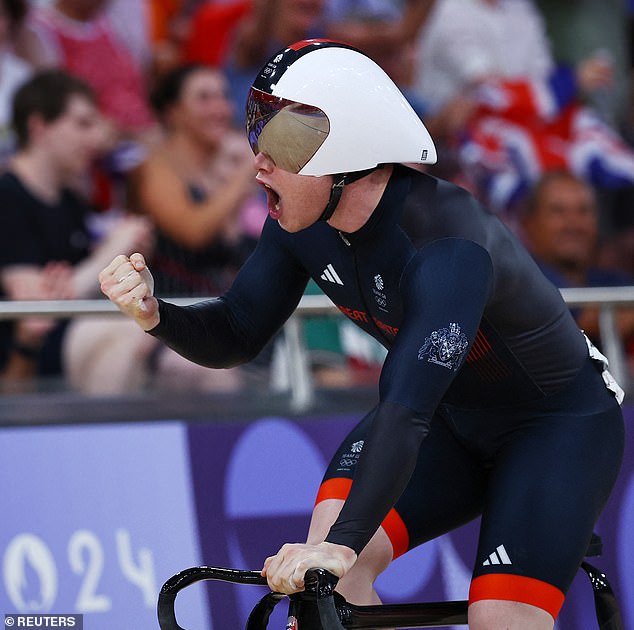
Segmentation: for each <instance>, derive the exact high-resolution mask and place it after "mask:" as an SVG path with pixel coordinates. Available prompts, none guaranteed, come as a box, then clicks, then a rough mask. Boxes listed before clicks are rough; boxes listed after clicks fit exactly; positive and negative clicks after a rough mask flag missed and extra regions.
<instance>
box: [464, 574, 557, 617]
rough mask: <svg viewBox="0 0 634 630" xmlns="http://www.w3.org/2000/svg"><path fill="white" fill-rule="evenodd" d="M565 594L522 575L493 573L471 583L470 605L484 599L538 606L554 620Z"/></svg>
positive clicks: (550, 585)
mask: <svg viewBox="0 0 634 630" xmlns="http://www.w3.org/2000/svg"><path fill="white" fill-rule="evenodd" d="M564 597H565V596H564V594H563V593H562V592H561V591H560V590H559V589H558V588H556V587H555V586H553V585H552V584H548V583H547V582H542V581H541V580H536V579H535V578H530V577H524V576H521V575H505V574H502V573H493V574H490V575H481V576H479V577H477V578H475V579H474V580H473V582H471V588H470V589H469V604H473V603H474V602H478V601H481V600H484V599H501V600H505V601H511V602H520V603H522V604H530V605H531V606H536V607H537V608H541V609H542V610H545V611H546V612H547V613H549V614H550V615H551V616H552V618H553V619H557V615H558V614H559V611H560V610H561V607H562V606H563V603H564Z"/></svg>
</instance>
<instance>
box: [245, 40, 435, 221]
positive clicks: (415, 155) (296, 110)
mask: <svg viewBox="0 0 634 630" xmlns="http://www.w3.org/2000/svg"><path fill="white" fill-rule="evenodd" d="M247 135H248V138H249V143H250V144H251V148H252V149H253V151H254V153H258V152H260V151H261V152H263V153H266V154H267V155H268V156H269V157H270V158H271V159H272V160H273V161H274V162H275V164H276V166H278V167H279V168H282V169H284V170H288V171H290V172H293V173H297V174H300V175H313V176H322V175H337V176H338V178H339V182H337V181H335V185H334V186H333V195H336V194H337V193H335V188H336V187H337V186H339V185H340V188H343V186H345V185H346V183H349V182H350V178H349V174H350V173H355V172H358V171H369V170H372V169H374V168H376V167H377V166H379V165H380V164H389V163H400V162H405V163H418V164H433V163H434V162H435V161H436V148H435V146H434V143H433V141H432V139H431V136H430V135H429V132H428V131H427V129H426V128H425V125H424V124H423V122H422V121H421V120H420V118H419V117H418V115H417V114H416V112H414V110H413V109H412V107H411V105H410V104H409V103H408V102H407V100H406V99H405V97H404V96H403V94H402V93H401V92H400V90H399V89H398V87H397V86H396V85H395V84H394V82H393V81H392V80H391V79H390V78H389V77H388V75H387V74H386V73H385V72H384V71H383V70H382V69H381V68H380V67H379V66H378V65H377V64H376V63H375V62H374V61H372V60H371V59H370V58H369V57H367V56H366V55H364V54H363V53H361V52H360V51H358V50H356V49H354V48H352V47H350V46H348V45H346V44H343V43H340V42H333V41H329V40H305V41H302V42H298V43H296V44H293V45H291V46H289V47H287V48H285V49H284V50H282V51H280V52H279V53H277V54H276V55H274V56H273V57H271V59H270V60H269V61H268V62H267V63H266V64H265V66H264V67H263V68H262V69H261V71H260V72H259V74H258V75H257V77H256V79H255V81H254V83H253V86H252V88H251V90H250V92H249V97H248V99H247ZM342 174H345V175H342ZM366 174H367V173H366ZM333 195H331V201H332V197H333ZM339 196H340V192H339ZM329 206H330V204H329ZM335 206H336V203H335ZM326 210H328V208H327V209H326ZM332 211H334V207H333V209H332ZM332 211H331V212H330V214H332Z"/></svg>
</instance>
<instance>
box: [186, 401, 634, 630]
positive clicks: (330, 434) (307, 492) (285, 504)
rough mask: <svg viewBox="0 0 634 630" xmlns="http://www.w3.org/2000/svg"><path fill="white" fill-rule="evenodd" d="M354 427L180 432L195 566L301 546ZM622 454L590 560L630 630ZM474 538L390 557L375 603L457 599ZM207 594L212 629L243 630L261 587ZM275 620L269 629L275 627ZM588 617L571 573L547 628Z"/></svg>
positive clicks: (254, 564) (632, 562)
mask: <svg viewBox="0 0 634 630" xmlns="http://www.w3.org/2000/svg"><path fill="white" fill-rule="evenodd" d="M627 416H628V425H629V426H630V427H631V423H632V420H634V410H633V409H629V410H628V411H627ZM357 419H358V418H356V417H351V416H329V417H325V418H303V419H301V420H289V419H283V418H263V419H261V420H256V421H253V422H251V423H248V424H225V425H223V424H220V425H219V424H214V425H202V424H195V425H190V432H189V443H190V451H191V462H192V478H193V484H194V489H195V496H196V503H197V511H198V518H199V528H200V536H201V542H200V544H201V549H202V555H203V562H204V563H205V564H209V565H215V566H234V567H237V568H245V569H259V568H260V567H261V566H262V563H263V561H264V559H265V558H266V556H268V555H271V554H272V553H275V552H276V551H277V550H278V549H279V547H280V546H281V545H282V544H283V543H285V542H302V541H303V540H304V537H305V534H306V531H307V528H308V523H309V516H310V511H311V508H312V505H313V501H314V497H315V493H316V490H317V488H318V485H319V482H320V480H321V475H322V473H323V470H324V468H325V465H326V463H327V462H328V461H329V459H330V456H331V454H332V452H333V451H334V450H335V448H336V447H337V446H338V444H339V443H340V441H341V440H342V439H343V438H344V437H345V435H346V434H347V432H348V431H349V430H350V429H351V428H352V426H354V423H355V422H356V421H357ZM628 434H629V436H631V434H632V430H631V428H628ZM628 442H630V443H631V440H628ZM632 451H633V449H632V447H631V445H628V448H627V451H626V457H625V461H624V465H623V469H622V472H621V476H620V478H619V482H618V484H617V487H616V488H615V491H614V494H613V496H612V497H611V499H610V501H609V503H608V505H607V506H606V509H605V511H604V513H603V515H602V517H601V520H600V522H599V524H598V526H597V532H598V533H599V534H601V535H602V536H603V538H604V555H603V556H602V557H601V558H597V559H595V560H594V561H593V562H594V563H595V564H596V565H597V566H598V567H599V568H602V569H603V570H605V571H606V573H607V575H608V577H609V578H610V579H611V581H612V582H613V586H614V587H615V589H616V590H617V592H618V595H619V600H620V602H621V605H622V607H623V613H624V616H625V617H626V622H625V623H626V627H633V628H634V608H633V607H632V604H631V602H634V553H633V551H634V545H633V544H632V536H631V535H630V534H629V532H631V531H632V527H633V526H634V454H633V452H632ZM589 465H591V464H590V463H589ZM477 531H478V522H477V521H475V522H474V523H471V524H469V525H467V526H465V527H463V528H461V529H459V530H456V531H454V532H451V533H450V534H447V535H445V536H442V537H440V538H439V539H437V540H434V541H431V542H429V543H427V544H426V545H423V546H422V547H420V548H419V549H416V550H414V551H412V552H410V553H408V554H406V555H405V556H403V557H402V558H399V559H398V560H397V561H395V562H394V563H393V564H392V565H391V566H390V568H389V569H388V570H387V571H386V572H385V573H384V574H383V575H382V576H381V577H380V578H379V580H378V581H377V591H378V592H379V594H380V595H381V597H382V599H383V600H384V601H389V602H394V603H396V602H407V601H409V602H412V601H425V600H428V601H429V600H437V599H463V598H466V596H467V593H468V585H469V580H470V575H471V567H472V564H473V557H474V554H475V548H476V540H477ZM207 592H208V597H209V603H210V610H211V617H212V620H213V625H214V627H216V628H223V629H224V628H240V627H243V626H244V623H245V620H246V617H247V615H248V612H249V611H250V610H251V608H252V607H253V605H254V604H255V603H256V601H257V600H258V599H259V598H260V597H261V596H262V595H263V594H264V593H265V592H266V589H264V588H260V587H252V586H249V587H247V586H232V585H225V584H215V585H211V586H208V588H207ZM626 602H630V603H627V604H626ZM280 607H284V605H283V604H280ZM281 613H282V611H280V614H279V615H277V616H276V617H274V619H273V620H272V621H271V623H270V624H269V627H271V628H283V627H284V625H283V624H284V620H283V618H282V617H283V615H282V614H281ZM594 619H595V618H594V608H593V598H592V593H591V590H590V586H589V582H588V580H587V578H585V576H584V575H582V574H580V575H579V576H578V577H577V579H576V580H575V584H574V585H573V588H572V590H571V593H570V595H569V597H568V598H567V601H566V603H565V604H564V608H563V610H562V613H561V616H560V619H559V620H558V623H557V629H558V630H595V629H596V622H595V620H594ZM191 630H198V629H197V628H192V629H191ZM201 630H202V629H201Z"/></svg>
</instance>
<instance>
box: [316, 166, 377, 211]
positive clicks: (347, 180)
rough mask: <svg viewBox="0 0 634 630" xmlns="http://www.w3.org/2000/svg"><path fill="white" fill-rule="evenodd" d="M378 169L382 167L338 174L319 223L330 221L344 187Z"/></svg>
mask: <svg viewBox="0 0 634 630" xmlns="http://www.w3.org/2000/svg"><path fill="white" fill-rule="evenodd" d="M378 168H381V165H379V166H374V167H372V168H367V169H365V170H364V171H354V172H352V173H338V174H337V175H333V176H332V177H333V184H332V187H331V188H330V199H328V204H327V205H326V208H325V209H324V211H323V212H322V213H321V216H320V217H319V219H318V221H328V219H330V217H331V216H332V215H333V213H334V211H335V210H336V208H337V204H338V203H339V200H340V199H341V194H342V193H343V187H344V186H347V185H348V184H352V182H356V181H358V180H360V179H361V178H362V177H365V176H366V175H369V174H370V173H372V172H374V171H376V170H377V169H378Z"/></svg>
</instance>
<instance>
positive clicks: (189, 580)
mask: <svg viewBox="0 0 634 630" xmlns="http://www.w3.org/2000/svg"><path fill="white" fill-rule="evenodd" d="M581 568H582V569H583V570H584V571H585V573H586V574H587V575H588V577H589V578H590V582H591V584H592V590H593V593H594V600H595V611H596V615H597V622H598V627H599V629H600V630H625V626H624V625H623V621H622V619H621V615H620V613H619V609H618V605H617V602H616V597H615V596H614V592H613V590H612V587H611V586H610V583H609V582H608V580H607V578H606V576H605V574H604V573H602V572H601V571H600V570H599V569H597V568H596V567H594V566H592V565H591V564H589V563H588V562H585V561H584V562H582V563H581ZM202 580H220V581H223V582H232V583H234V584H259V585H266V578H264V577H263V576H262V575H261V574H260V572H259V571H241V570H238V569H223V568H215V567H192V568H189V569H185V570H184V571H181V572H180V573H177V574H176V575H174V576H172V577H171V578H170V579H169V580H167V581H166V582H165V584H164V585H163V587H162V588H161V591H160V594H159V598H158V607H157V612H158V620H159V626H160V627H161V630H185V629H184V628H182V627H181V626H179V625H178V622H177V620H176V613H175V611H174V603H175V600H176V596H177V595H178V593H179V591H181V590H182V589H184V588H186V587H187V586H189V585H190V584H194V583H195V582H200V581H202ZM337 581H338V578H337V577H336V576H334V575H332V574H331V573H329V572H328V571H325V570H324V569H310V570H309V571H307V572H306V576H305V580H304V584H305V590H304V591H302V592H301V593H296V594H294V595H290V596H288V600H289V605H288V623H287V625H286V630H348V629H359V630H361V629H364V628H365V629H369V628H377V629H378V628H394V627H398V628H435V627H439V626H451V625H464V624H466V623H467V607H468V602H466V601H452V602H425V603H417V604H380V605H375V606H356V605H354V604H350V603H348V602H347V601H346V600H345V599H344V598H343V597H342V596H341V595H339V594H338V593H336V592H335V586H336V585H337ZM286 598H287V596H286V595H282V594H281V593H272V592H271V593H267V594H266V595H265V596H264V597H263V598H262V599H261V600H260V601H259V602H258V603H257V604H256V606H255V607H254V608H253V610H252V611H251V614H250V615H249V619H248V621H247V624H246V627H245V630H266V628H268V622H269V617H270V616H271V613H272V611H273V609H274V608H275V606H276V605H277V604H278V603H279V602H280V601H281V600H283V599H286Z"/></svg>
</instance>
